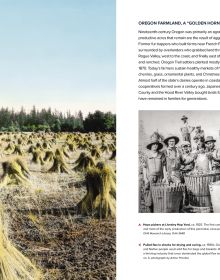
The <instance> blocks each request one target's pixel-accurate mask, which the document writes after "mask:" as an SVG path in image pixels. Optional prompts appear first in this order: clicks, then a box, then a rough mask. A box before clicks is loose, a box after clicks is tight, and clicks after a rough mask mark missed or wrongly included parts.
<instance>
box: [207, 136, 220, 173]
mask: <svg viewBox="0 0 220 280" xmlns="http://www.w3.org/2000/svg"><path fill="white" fill-rule="evenodd" d="M215 142H216V140H215V139H214V138H213V136H207V137H206V138H205V147H206V154H207V157H208V159H209V160H210V163H211V169H212V170H213V171H217V172H220V153H219V151H218V150H217V149H216V148H215Z"/></svg>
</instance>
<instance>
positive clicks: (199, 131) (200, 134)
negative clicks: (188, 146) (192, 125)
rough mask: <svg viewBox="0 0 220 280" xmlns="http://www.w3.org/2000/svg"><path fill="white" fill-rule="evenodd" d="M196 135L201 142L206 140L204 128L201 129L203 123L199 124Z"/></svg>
mask: <svg viewBox="0 0 220 280" xmlns="http://www.w3.org/2000/svg"><path fill="white" fill-rule="evenodd" d="M195 137H197V138H198V139H200V141H201V142H204V141H205V133H204V130H202V129H201V125H197V126H196V129H195ZM195 137H194V138H195Z"/></svg>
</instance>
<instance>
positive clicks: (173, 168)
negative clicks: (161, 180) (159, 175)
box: [164, 135, 181, 184]
mask: <svg viewBox="0 0 220 280" xmlns="http://www.w3.org/2000/svg"><path fill="white" fill-rule="evenodd" d="M164 143H165V145H166V146H167V149H166V150H165V152H164V153H165V157H166V172H167V180H168V182H169V183H171V182H172V183H176V184H179V183H181V174H180V167H181V154H180V152H179V150H178V149H177V147H176V145H177V144H178V143H179V138H178V137H177V136H174V135H170V136H168V137H167V138H166V139H164Z"/></svg>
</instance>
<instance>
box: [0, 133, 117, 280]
mask: <svg viewBox="0 0 220 280" xmlns="http://www.w3.org/2000/svg"><path fill="white" fill-rule="evenodd" d="M18 142H19V143H20V144H19V145H20V148H19V149H20V151H21V152H22V156H18V158H19V159H20V160H21V161H22V163H21V164H20V163H19V161H18V160H17V155H15V153H16V152H17V151H18V150H19V149H18V148H16V146H17V143H18ZM9 143H10V145H8V144H9ZM103 143H104V144H103ZM103 145H105V146H107V147H108V149H106V148H105V149H104V148H103V149H101V148H102V146H103ZM9 148H10V149H9ZM95 148H98V152H96V151H95V152H94V149H95ZM114 149H115V134H114V133H89V134H79V133H71V134H68V133H59V134H55V133H47V134H46V133H38V134H37V133H17V134H15V133H10V134H9V133H8V134H2V135H1V151H0V154H1V158H0V160H1V162H2V164H1V170H0V178H1V181H0V199H1V204H2V205H3V209H4V213H5V219H6V221H7V224H8V226H7V230H8V234H9V238H10V240H11V241H12V242H13V244H14V245H15V247H16V248H17V249H19V250H20V251H21V252H22V253H23V254H24V255H25V256H27V257H28V258H29V259H30V260H31V261H32V263H34V264H36V266H37V267H38V268H39V269H40V270H41V271H42V273H43V275H44V279H48V280H49V279H50V280H53V279H67V280H68V279H75V280H82V279H88V280H89V279H91V280H92V279H94V280H95V279H97V280H98V279H103V280H105V279H106V280H107V279H108V280H111V279H112V280H113V279H115V262H116V252H115V251H116V248H115V246H116V245H115V230H116V229H115V218H114V216H113V215H110V214H111V212H110V210H108V211H107V212H106V213H107V214H109V216H108V217H107V218H106V219H101V218H100V215H99V218H97V215H95V212H93V209H92V211H91V213H90V215H87V216H83V215H81V213H79V209H78V207H77V205H78V203H79V202H80V201H82V199H83V198H84V197H85V195H86V193H87V186H86V181H85V177H86V173H87V172H88V170H90V169H91V168H92V167H90V166H89V167H88V170H87V169H86V168H87V167H86V168H84V169H83V170H77V169H76V168H75V167H76V160H77V159H78V158H79V156H80V155H81V153H86V154H87V155H88V156H90V157H92V159H93V160H94V162H95V164H97V163H98V162H100V161H102V163H103V164H105V165H106V166H108V167H109V168H110V169H111V170H113V171H115V157H113V158H111V156H112V151H113V150H114ZM57 150H59V152H57ZM102 150H103V151H102ZM48 151H49V152H50V153H47V152H48ZM91 151H93V153H92V154H93V155H94V156H92V155H91ZM99 151H100V157H95V154H99ZM46 155H47V156H46ZM50 156H51V158H50ZM33 158H34V160H33ZM15 159H16V160H17V162H18V163H19V164H20V165H19V164H17V165H16V164H15V163H14V161H15ZM56 160H57V161H56ZM5 162H7V165H5V164H4V163H5ZM54 162H56V164H54ZM23 163H25V165H26V167H25V166H24V167H22V164H23ZM5 166H6V167H7V168H6V167H5ZM19 166H20V167H19ZM52 167H53V169H52V170H51V168H52ZM25 168H27V169H28V170H27V172H26V171H25ZM26 179H27V180H26ZM114 180H115V179H114ZM100 195H101V199H103V197H102V193H100ZM107 197H109V196H107ZM110 197H111V199H113V200H114V199H115V198H114V196H113V197H112V196H111V194H110ZM107 199H109V198H107ZM100 205H102V204H100ZM100 207H101V206H100Z"/></svg>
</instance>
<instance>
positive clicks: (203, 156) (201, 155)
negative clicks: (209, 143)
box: [195, 142, 211, 173]
mask: <svg viewBox="0 0 220 280" xmlns="http://www.w3.org/2000/svg"><path fill="white" fill-rule="evenodd" d="M195 155H196V160H195V170H196V171H198V172H201V173H209V172H210V171H211V165H210V160H209V157H208V154H207V153H206V146H205V144H204V143H202V142H201V143H199V144H198V147H197V154H195Z"/></svg>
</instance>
